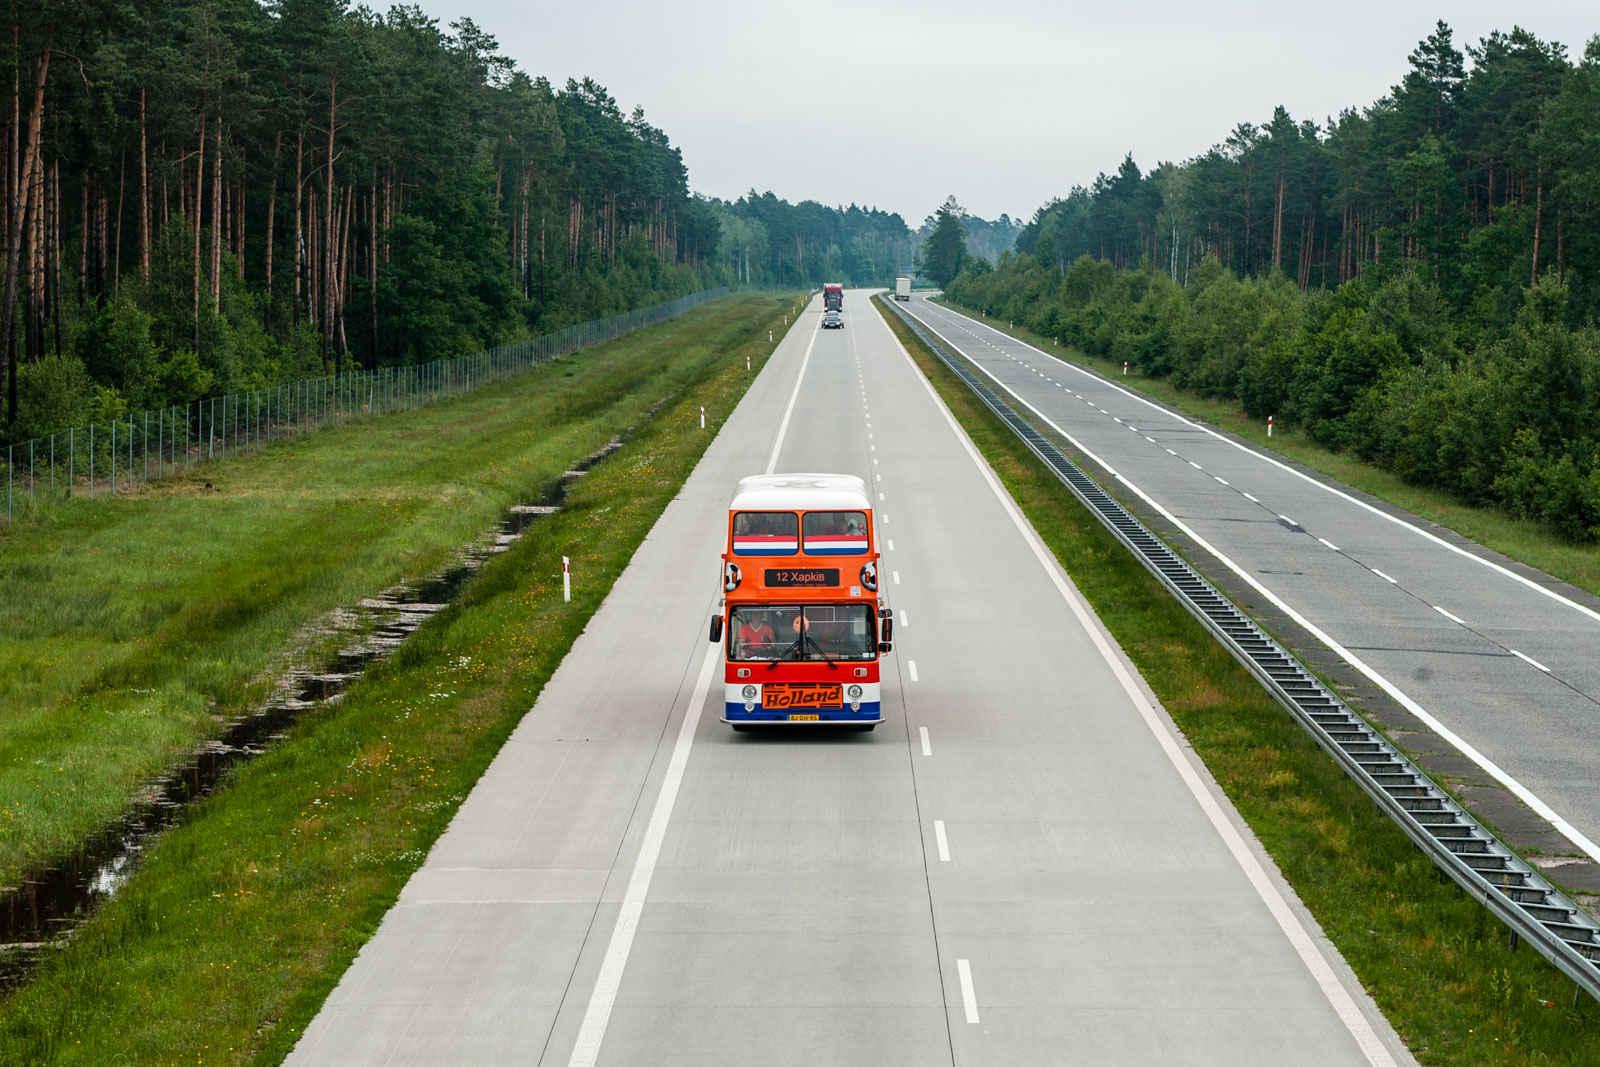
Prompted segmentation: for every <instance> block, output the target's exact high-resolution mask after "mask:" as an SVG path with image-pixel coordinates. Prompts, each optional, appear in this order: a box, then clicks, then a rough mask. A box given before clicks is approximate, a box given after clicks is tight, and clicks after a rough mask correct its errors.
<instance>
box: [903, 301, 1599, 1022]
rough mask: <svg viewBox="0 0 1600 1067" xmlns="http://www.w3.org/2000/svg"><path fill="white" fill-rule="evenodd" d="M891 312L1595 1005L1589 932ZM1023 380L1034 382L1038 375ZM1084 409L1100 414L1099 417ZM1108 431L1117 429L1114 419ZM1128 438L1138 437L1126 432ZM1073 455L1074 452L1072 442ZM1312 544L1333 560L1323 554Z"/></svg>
mask: <svg viewBox="0 0 1600 1067" xmlns="http://www.w3.org/2000/svg"><path fill="white" fill-rule="evenodd" d="M894 310H895V312H896V313H897V314H899V315H900V316H901V317H902V318H903V319H904V320H905V321H906V322H907V324H908V325H909V326H910V327H911V329H912V330H913V331H915V332H916V333H917V335H918V337H919V338H920V339H921V340H922V341H923V343H924V344H926V345H927V346H928V347H929V349H930V350H931V351H933V352H934V354H935V355H936V356H938V358H939V359H940V360H941V361H942V362H943V363H944V364H945V365H946V366H948V367H949V368H950V369H951V370H952V371H954V372H955V373H956V374H957V375H958V376H959V377H960V378H961V379H962V380H963V381H964V382H965V383H966V384H967V386H968V388H970V389H971V390H972V391H973V392H974V393H976V394H977V395H978V396H979V397H980V398H982V400H983V402H984V403H985V405H987V406H988V407H989V408H990V410H992V411H993V412H994V413H995V414H996V415H997V416H998V417H999V418H1000V419H1001V420H1002V421H1003V422H1005V423H1006V425H1008V426H1009V427H1010V428H1011V429H1012V431H1013V432H1014V433H1016V434H1017V436H1018V437H1020V438H1021V439H1022V440H1023V441H1024V442H1025V443H1026V444H1027V446H1028V448H1029V449H1030V450H1031V451H1033V452H1034V454H1035V455H1037V456H1038V457H1039V459H1040V460H1041V461H1043V462H1044V463H1045V465H1046V466H1047V467H1048V468H1049V469H1051V470H1052V471H1053V472H1054V473H1055V474H1056V475H1057V476H1058V477H1059V478H1060V479H1061V481H1062V482H1063V483H1064V484H1066V485H1067V487H1068V488H1069V489H1071V491H1072V492H1073V494H1074V495H1075V496H1077V497H1078V499H1079V500H1080V501H1082V503H1083V504H1084V505H1085V506H1086V507H1087V508H1089V510H1090V511H1091V513H1093V514H1094V515H1095V516H1096V517H1097V518H1099V519H1100V521H1101V522H1102V523H1103V524H1104V525H1105V526H1106V527H1107V528H1108V529H1110V530H1111V531H1112V533H1113V534H1114V535H1115V536H1116V537H1117V538H1118V540H1120V541H1121V542H1122V543H1123V544H1124V546H1126V547H1127V548H1128V549H1129V551H1131V552H1132V553H1133V554H1134V556H1135V558H1136V559H1138V560H1139V561H1140V562H1141V563H1142V564H1143V565H1144V566H1145V567H1146V568H1147V569H1148V570H1149V571H1151V573H1152V574H1154V575H1155V576H1156V577H1157V578H1158V579H1159V580H1160V581H1161V582H1162V584H1163V585H1165V586H1166V587H1167V589H1168V590H1169V591H1170V592H1171V593H1172V594H1173V595H1174V596H1175V597H1176V598H1177V599H1178V600H1179V602H1180V603H1182V604H1183V605H1184V606H1185V607H1186V608H1187V609H1188V610H1189V611H1190V612H1191V613H1192V614H1193V615H1195V617H1196V618H1198V619H1199V620H1200V621H1201V622H1202V623H1203V624H1204V625H1205V626H1206V627H1207V628H1208V629H1209V630H1210V631H1211V632H1212V633H1213V635H1215V636H1216V638H1217V639H1218V640H1219V641H1221V642H1222V644H1223V645H1224V646H1225V647H1226V648H1228V649H1229V651H1230V652H1232V653H1233V655H1234V656H1235V657H1236V658H1237V659H1239V660H1240V661H1241V662H1242V663H1243V664H1244V665H1245V666H1246V667H1247V668H1248V669H1249V670H1250V671H1251V673H1253V674H1254V675H1255V676H1256V677H1257V678H1258V679H1259V680H1260V681H1261V683H1262V684H1263V685H1264V686H1265V687H1266V688H1267V689H1268V691H1270V692H1271V693H1272V694H1273V695H1274V696H1275V697H1276V698H1277V699H1278V700H1279V702H1280V703H1282V704H1283V705H1284V707H1285V708H1287V709H1288V710H1289V711H1290V712H1291V713H1292V714H1293V715H1294V716H1295V718H1296V719H1297V720H1298V721H1299V722H1300V724H1301V725H1302V726H1303V727H1304V728H1305V729H1306V730H1307V731H1308V732H1310V733H1311V734H1312V736H1313V737H1314V738H1315V739H1316V740H1317V743H1318V745H1319V747H1322V748H1323V749H1324V750H1326V751H1328V752H1330V753H1331V754H1333V756H1334V758H1335V759H1337V760H1339V762H1340V763H1341V764H1342V766H1343V767H1344V769H1345V772H1346V773H1347V774H1348V775H1349V776H1350V777H1352V778H1353V779H1355V780H1356V781H1357V782H1359V783H1360V784H1361V785H1362V787H1363V788H1364V789H1365V790H1366V791H1367V792H1368V794H1369V795H1371V796H1372V797H1373V799H1374V800H1375V801H1376V802H1377V803H1378V804H1379V806H1380V807H1381V808H1382V809H1383V810H1384V811H1385V812H1386V813H1387V814H1389V815H1390V817H1391V818H1392V819H1393V820H1394V821H1395V822H1396V823H1397V824H1398V825H1399V826H1400V827H1401V829H1402V830H1404V832H1405V833H1406V834H1407V836H1409V837H1410V838H1411V839H1412V840H1413V841H1414V842H1415V843H1416V844H1417V845H1418V846H1419V847H1421V848H1423V849H1424V851H1426V852H1427V853H1428V854H1429V855H1430V856H1431V857H1432V858H1433V860H1434V862H1435V863H1436V864H1437V865H1438V866H1439V867H1440V868H1441V869H1442V870H1444V871H1445V873H1447V874H1448V875H1449V876H1450V877H1451V878H1452V879H1453V880H1454V881H1455V882H1456V883H1457V884H1458V885H1460V886H1461V887H1462V888H1463V889H1465V890H1466V891H1467V892H1469V893H1470V894H1471V895H1473V896H1474V898H1476V899H1479V900H1482V901H1483V903H1484V905H1485V906H1486V907H1487V908H1488V909H1489V910H1490V911H1492V912H1493V913H1494V914H1495V915H1496V916H1497V917H1499V918H1500V919H1501V920H1502V921H1503V922H1505V923H1506V924H1507V926H1509V927H1510V929H1511V931H1512V936H1513V938H1518V937H1520V938H1523V939H1526V940H1527V941H1528V943H1529V944H1531V945H1533V946H1534V947H1535V948H1536V949H1537V950H1538V951H1539V952H1540V953H1541V954H1542V955H1544V956H1545V957H1546V958H1547V959H1549V960H1550V961H1551V962H1552V963H1554V964H1555V965H1556V966H1557V967H1558V968H1559V969H1560V970H1561V971H1562V972H1563V973H1565V974H1567V975H1568V976H1569V977H1571V978H1572V979H1573V980H1574V981H1575V982H1576V983H1577V985H1578V987H1580V988H1582V989H1584V990H1587V991H1588V992H1589V993H1590V995H1592V996H1596V997H1600V923H1597V922H1596V921H1595V920H1594V919H1593V918H1592V917H1591V916H1590V915H1589V914H1588V913H1587V912H1585V911H1584V910H1583V909H1581V908H1579V907H1578V906H1577V905H1576V904H1574V903H1573V902H1572V901H1571V900H1570V899H1568V898H1567V897H1566V896H1565V895H1564V894H1563V893H1561V892H1560V891H1559V890H1558V889H1557V888H1556V887H1554V886H1553V885H1551V884H1550V882H1549V881H1547V880H1546V879H1545V878H1544V877H1543V876H1542V875H1541V874H1540V873H1539V872H1538V871H1536V870H1535V869H1534V868H1533V867H1531V866H1530V865H1529V864H1528V863H1526V862H1525V861H1524V860H1523V859H1521V857H1519V856H1518V855H1517V854H1516V853H1515V852H1513V851H1512V850H1511V849H1509V848H1507V847H1506V846H1505V845H1504V844H1502V843H1501V842H1500V841H1499V840H1498V839H1497V838H1495V836H1494V835H1493V834H1491V833H1489V832H1488V831H1487V830H1486V829H1484V827H1483V826H1482V825H1481V824H1480V823H1479V822H1478V821H1477V820H1476V819H1475V818H1474V817H1473V816H1472V815H1471V814H1469V813H1468V812H1467V811H1466V810H1465V809H1464V808H1463V807H1462V806H1461V805H1460V804H1458V803H1456V801H1455V800H1454V798H1452V797H1451V796H1450V795H1449V794H1448V793H1446V792H1445V791H1444V790H1442V789H1440V788H1439V787H1438V786H1437V785H1435V784H1434V783H1433V782H1432V781H1431V780H1430V779H1429V778H1428V777H1427V775H1426V774H1424V773H1423V772H1422V771H1421V770H1419V769H1418V768H1417V767H1416V765H1415V764H1413V763H1412V761H1411V760H1410V759H1408V758H1407V757H1406V756H1404V755H1403V754H1402V753H1400V752H1399V750H1398V749H1396V748H1395V747H1394V746H1393V745H1392V744H1390V743H1389V741H1388V740H1387V739H1386V738H1385V737H1384V735H1383V734H1381V733H1380V732H1378V731H1377V730H1375V729H1374V728H1373V727H1372V726H1370V725H1369V724H1368V723H1367V722H1366V721H1365V720H1364V719H1363V718H1362V717H1361V716H1360V715H1358V714H1357V713H1355V712H1354V711H1353V710H1352V709H1351V708H1350V707H1349V706H1348V705H1347V704H1346V703H1345V702H1344V701H1343V700H1342V699H1341V698H1339V697H1338V696H1337V695H1335V694H1334V693H1333V692H1332V691H1331V690H1329V689H1328V688H1327V687H1326V686H1325V685H1323V684H1322V682H1321V681H1320V680H1319V679H1318V678H1317V677H1316V676H1315V675H1314V674H1313V673H1311V672H1310V671H1309V670H1307V669H1306V668H1305V667H1304V666H1303V665H1302V664H1301V663H1300V662H1299V661H1298V660H1297V659H1295V658H1294V657H1293V656H1292V655H1290V654H1289V653H1288V652H1287V651H1286V650H1285V649H1284V648H1283V647H1282V646H1281V645H1280V644H1279V643H1278V642H1277V641H1275V640H1273V639H1272V638H1271V637H1270V636H1269V635H1268V634H1267V633H1266V632H1265V631H1264V630H1263V629H1262V628H1261V627H1260V626H1258V625H1257V624H1256V623H1255V622H1254V621H1253V620H1252V619H1251V618H1250V617H1249V616H1247V615H1245V614H1244V613H1243V612H1242V611H1240V610H1239V609H1238V608H1237V607H1236V606H1234V604H1233V603H1232V602H1231V601H1229V600H1228V599H1227V598H1226V597H1224V596H1223V595H1222V594H1221V593H1219V592H1218V591H1217V590H1216V588H1215V587H1214V586H1212V585H1211V583H1209V582H1208V581H1206V580H1205V579H1204V578H1203V577H1201V575H1200V574H1199V573H1198V572H1197V571H1196V570H1195V569H1194V568H1192V567H1191V566H1190V565H1189V564H1188V563H1187V562H1185V561H1184V560H1183V559H1182V558H1181V557H1179V556H1178V555H1177V554H1176V553H1175V552H1173V551H1172V549H1171V548H1169V547H1168V546H1167V545H1166V544H1165V543H1164V542H1162V541H1161V540H1160V539H1159V538H1158V537H1156V536H1155V535H1154V534H1152V533H1151V532H1150V531H1149V530H1148V529H1147V528H1146V527H1145V526H1144V524H1143V523H1141V522H1140V521H1139V520H1138V519H1136V518H1135V517H1134V516H1133V515H1132V514H1131V513H1130V512H1129V511H1128V510H1127V509H1126V508H1124V507H1123V506H1122V505H1121V504H1120V503H1118V502H1117V501H1116V500H1115V499H1114V498H1113V497H1112V496H1111V495H1110V494H1108V493H1107V492H1106V491H1105V490H1103V489H1102V488H1101V487H1100V486H1099V485H1097V484H1096V483H1095V482H1094V481H1093V480H1092V479H1091V478H1089V477H1088V476H1087V475H1086V474H1085V473H1084V472H1083V471H1082V470H1081V469H1080V468H1079V467H1078V466H1077V465H1076V464H1074V463H1073V462H1072V461H1071V460H1070V459H1068V458H1067V457H1066V456H1065V455H1064V454H1063V453H1062V452H1061V451H1060V450H1059V449H1058V448H1057V447H1056V445H1055V443H1054V442H1053V441H1052V440H1051V439H1050V437H1049V436H1047V433H1046V432H1044V430H1043V429H1041V426H1040V425H1037V424H1043V426H1044V427H1045V428H1047V429H1048V430H1051V431H1054V432H1055V433H1056V434H1057V435H1059V437H1061V438H1065V439H1067V440H1072V439H1071V438H1070V436H1069V435H1067V434H1066V433H1065V431H1064V430H1062V428H1061V427H1060V426H1058V425H1056V424H1054V423H1053V422H1051V421H1050V420H1049V419H1048V418H1047V417H1045V416H1044V415H1043V414H1042V413H1041V412H1039V411H1038V410H1037V409H1034V408H1032V407H1031V406H1029V404H1028V400H1027V399H1026V398H1025V396H1023V395H1021V394H1019V392H1018V391H1016V390H1014V389H1012V388H1009V387H1007V386H1006V385H1005V384H1004V383H1003V382H1001V381H1000V380H999V379H998V378H997V377H996V376H995V375H993V374H985V373H982V368H981V367H979V366H977V365H976V364H975V363H974V361H971V360H969V359H967V358H964V357H963V356H961V355H958V354H957V352H959V349H958V348H957V346H956V345H955V344H952V343H950V342H949V340H948V339H947V338H946V337H945V336H944V335H943V334H937V333H936V332H934V331H933V330H931V329H930V328H929V326H928V325H927V324H926V323H924V322H922V321H921V320H920V318H919V317H914V316H912V315H908V314H906V313H905V312H904V311H903V310H902V309H901V308H899V307H898V306H897V305H895V306H894ZM1040 355H1042V353H1041V354H1040ZM1029 369H1030V370H1032V369H1033V368H1031V367H1030V368H1029ZM1034 373H1035V374H1036V375H1037V376H1039V377H1045V375H1044V373H1043V372H1041V371H1037V370H1035V371H1034ZM1047 381H1049V384H1052V385H1054V384H1055V382H1054V381H1050V380H1049V379H1047ZM1000 390H1004V392H1005V394H1006V395H1002V394H1001V392H1000ZM1091 406H1095V407H1096V409H1097V410H1100V411H1102V413H1105V414H1109V412H1106V411H1105V409H1103V408H1099V407H1098V405H1091ZM1115 421H1116V422H1117V423H1118V424H1122V420H1121V419H1116V420H1115ZM1133 429H1134V430H1135V432H1137V427H1133ZM1072 443H1073V444H1074V445H1077V444H1078V442H1077V441H1075V440H1072ZM1174 454H1175V453H1174ZM1088 455H1089V457H1090V458H1091V459H1092V460H1093V461H1094V462H1096V463H1098V464H1100V465H1101V466H1103V467H1105V468H1106V469H1107V470H1108V471H1109V472H1110V473H1111V476H1112V477H1114V478H1116V479H1118V480H1120V481H1122V482H1123V484H1124V485H1126V486H1127V487H1128V488H1129V489H1130V490H1132V491H1133V492H1135V493H1137V494H1138V495H1139V496H1140V497H1141V498H1142V499H1143V500H1144V501H1145V503H1147V504H1148V505H1150V506H1152V507H1153V508H1155V509H1156V510H1158V511H1159V512H1160V513H1161V514H1162V515H1163V516H1164V517H1166V518H1168V519H1171V520H1173V521H1175V522H1176V521H1177V520H1176V518H1175V517H1174V516H1173V515H1172V514H1171V512H1170V511H1168V510H1167V509H1166V508H1165V507H1163V506H1162V505H1160V504H1159V503H1157V502H1156V501H1154V500H1152V499H1150V498H1149V497H1148V496H1146V495H1145V494H1143V493H1142V492H1141V491H1140V490H1139V489H1138V487H1136V486H1133V485H1132V484H1131V483H1129V482H1127V481H1126V479H1123V478H1122V476H1121V475H1120V474H1117V473H1116V471H1115V468H1114V467H1111V466H1110V465H1109V464H1108V463H1107V461H1105V460H1103V459H1101V457H1099V456H1096V455H1094V454H1093V453H1092V452H1091V453H1088ZM1191 465H1194V464H1191ZM1197 469H1198V467H1197ZM1213 477H1214V478H1215V480H1217V481H1222V479H1221V478H1219V477H1216V476H1213ZM1223 484H1224V485H1226V484H1227V483H1226V482H1224V483H1223ZM1252 499H1254V498H1252ZM1280 518H1284V519H1285V521H1286V522H1289V523H1290V525H1291V526H1297V525H1298V524H1293V523H1292V521H1291V520H1287V518H1286V517H1284V516H1280ZM1180 525H1181V524H1180ZM1189 532H1190V533H1191V534H1192V531H1189ZM1196 540H1197V541H1198V542H1199V544H1200V545H1201V547H1202V548H1204V549H1206V550H1207V551H1212V552H1215V549H1213V548H1212V546H1211V545H1209V544H1207V543H1206V542H1205V541H1204V540H1203V539H1200V538H1199V537H1198V536H1196ZM1322 543H1323V544H1325V545H1327V547H1329V548H1335V546H1333V545H1332V544H1331V543H1329V542H1326V541H1323V542H1322ZM1335 550H1336V549H1335ZM1535 666H1540V665H1538V664H1535ZM1540 669H1543V668H1542V667H1540Z"/></svg>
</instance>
